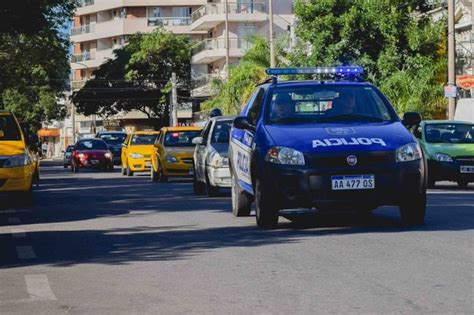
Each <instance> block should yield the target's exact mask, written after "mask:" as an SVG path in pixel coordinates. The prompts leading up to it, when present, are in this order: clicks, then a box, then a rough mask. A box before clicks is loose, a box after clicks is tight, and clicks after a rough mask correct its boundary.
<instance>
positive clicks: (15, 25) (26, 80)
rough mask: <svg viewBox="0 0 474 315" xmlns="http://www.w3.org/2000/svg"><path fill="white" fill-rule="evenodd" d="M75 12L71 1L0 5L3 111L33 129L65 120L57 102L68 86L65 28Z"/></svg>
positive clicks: (0, 77)
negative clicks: (47, 122)
mask: <svg viewBox="0 0 474 315" xmlns="http://www.w3.org/2000/svg"><path fill="white" fill-rule="evenodd" d="M21 5H23V6H21ZM73 8H74V3H73V2H71V1H69V0H50V1H47V0H44V1H33V0H31V1H23V0H20V1H2V4H1V5H0V18H1V19H2V21H3V22H2V26H1V27H0V109H8V110H12V111H14V112H15V113H16V114H17V116H18V117H19V118H20V119H21V120H23V121H25V122H26V123H28V124H29V125H30V127H32V129H37V128H39V127H40V126H41V123H42V122H44V121H49V120H52V119H59V118H63V117H64V116H65V115H66V108H65V107H64V105H60V104H59V103H58V98H59V97H60V96H61V95H62V93H63V92H64V91H65V90H66V89H67V87H68V84H67V80H68V76H69V72H70V70H69V69H70V68H69V61H68V51H69V40H68V38H67V36H66V35H65V34H63V33H62V31H61V29H62V27H63V26H64V25H65V23H68V22H69V19H70V18H71V16H72V14H73Z"/></svg>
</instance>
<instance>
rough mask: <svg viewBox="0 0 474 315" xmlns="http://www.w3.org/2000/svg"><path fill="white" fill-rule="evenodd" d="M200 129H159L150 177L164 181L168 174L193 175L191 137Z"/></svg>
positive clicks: (175, 175)
mask: <svg viewBox="0 0 474 315" xmlns="http://www.w3.org/2000/svg"><path fill="white" fill-rule="evenodd" d="M201 131H202V129H201V128H196V127H166V128H162V129H161V134H160V136H159V137H158V139H157V141H156V143H155V147H154V152H153V154H152V169H151V179H152V180H153V181H158V180H160V181H161V182H165V181H167V180H168V178H169V177H170V176H173V177H183V176H184V177H190V176H193V172H194V171H193V153H194V144H193V142H192V141H193V139H194V138H196V137H199V135H200V133H201Z"/></svg>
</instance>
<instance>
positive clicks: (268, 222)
mask: <svg viewBox="0 0 474 315" xmlns="http://www.w3.org/2000/svg"><path fill="white" fill-rule="evenodd" d="M270 198H271V196H268V195H267V194H266V192H265V191H264V190H263V187H262V184H261V182H260V180H259V179H257V180H256V181H255V209H256V219H257V225H258V227H260V228H264V229H271V228H275V227H276V226H277V225H278V209H277V207H276V205H275V204H274V202H273V201H272V200H271V199H270Z"/></svg>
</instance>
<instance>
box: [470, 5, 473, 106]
mask: <svg viewBox="0 0 474 315" xmlns="http://www.w3.org/2000/svg"><path fill="white" fill-rule="evenodd" d="M469 40H470V42H471V75H474V0H471V37H470V38H469ZM473 93H474V89H471V97H474V95H473Z"/></svg>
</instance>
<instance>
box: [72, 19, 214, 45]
mask: <svg viewBox="0 0 474 315" xmlns="http://www.w3.org/2000/svg"><path fill="white" fill-rule="evenodd" d="M190 24H191V18H190V17H156V18H155V17H148V18H115V19H111V20H107V21H103V22H99V23H94V24H89V25H84V26H81V27H76V28H73V29H72V30H71V41H72V42H75V43H80V42H86V41H92V40H97V39H101V38H110V37H117V36H121V35H131V34H135V33H138V32H142V33H148V32H151V31H153V30H154V29H156V28H157V27H163V28H164V29H165V30H167V31H169V32H171V33H173V34H204V33H205V32H203V31H201V32H196V31H191V28H190Z"/></svg>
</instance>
